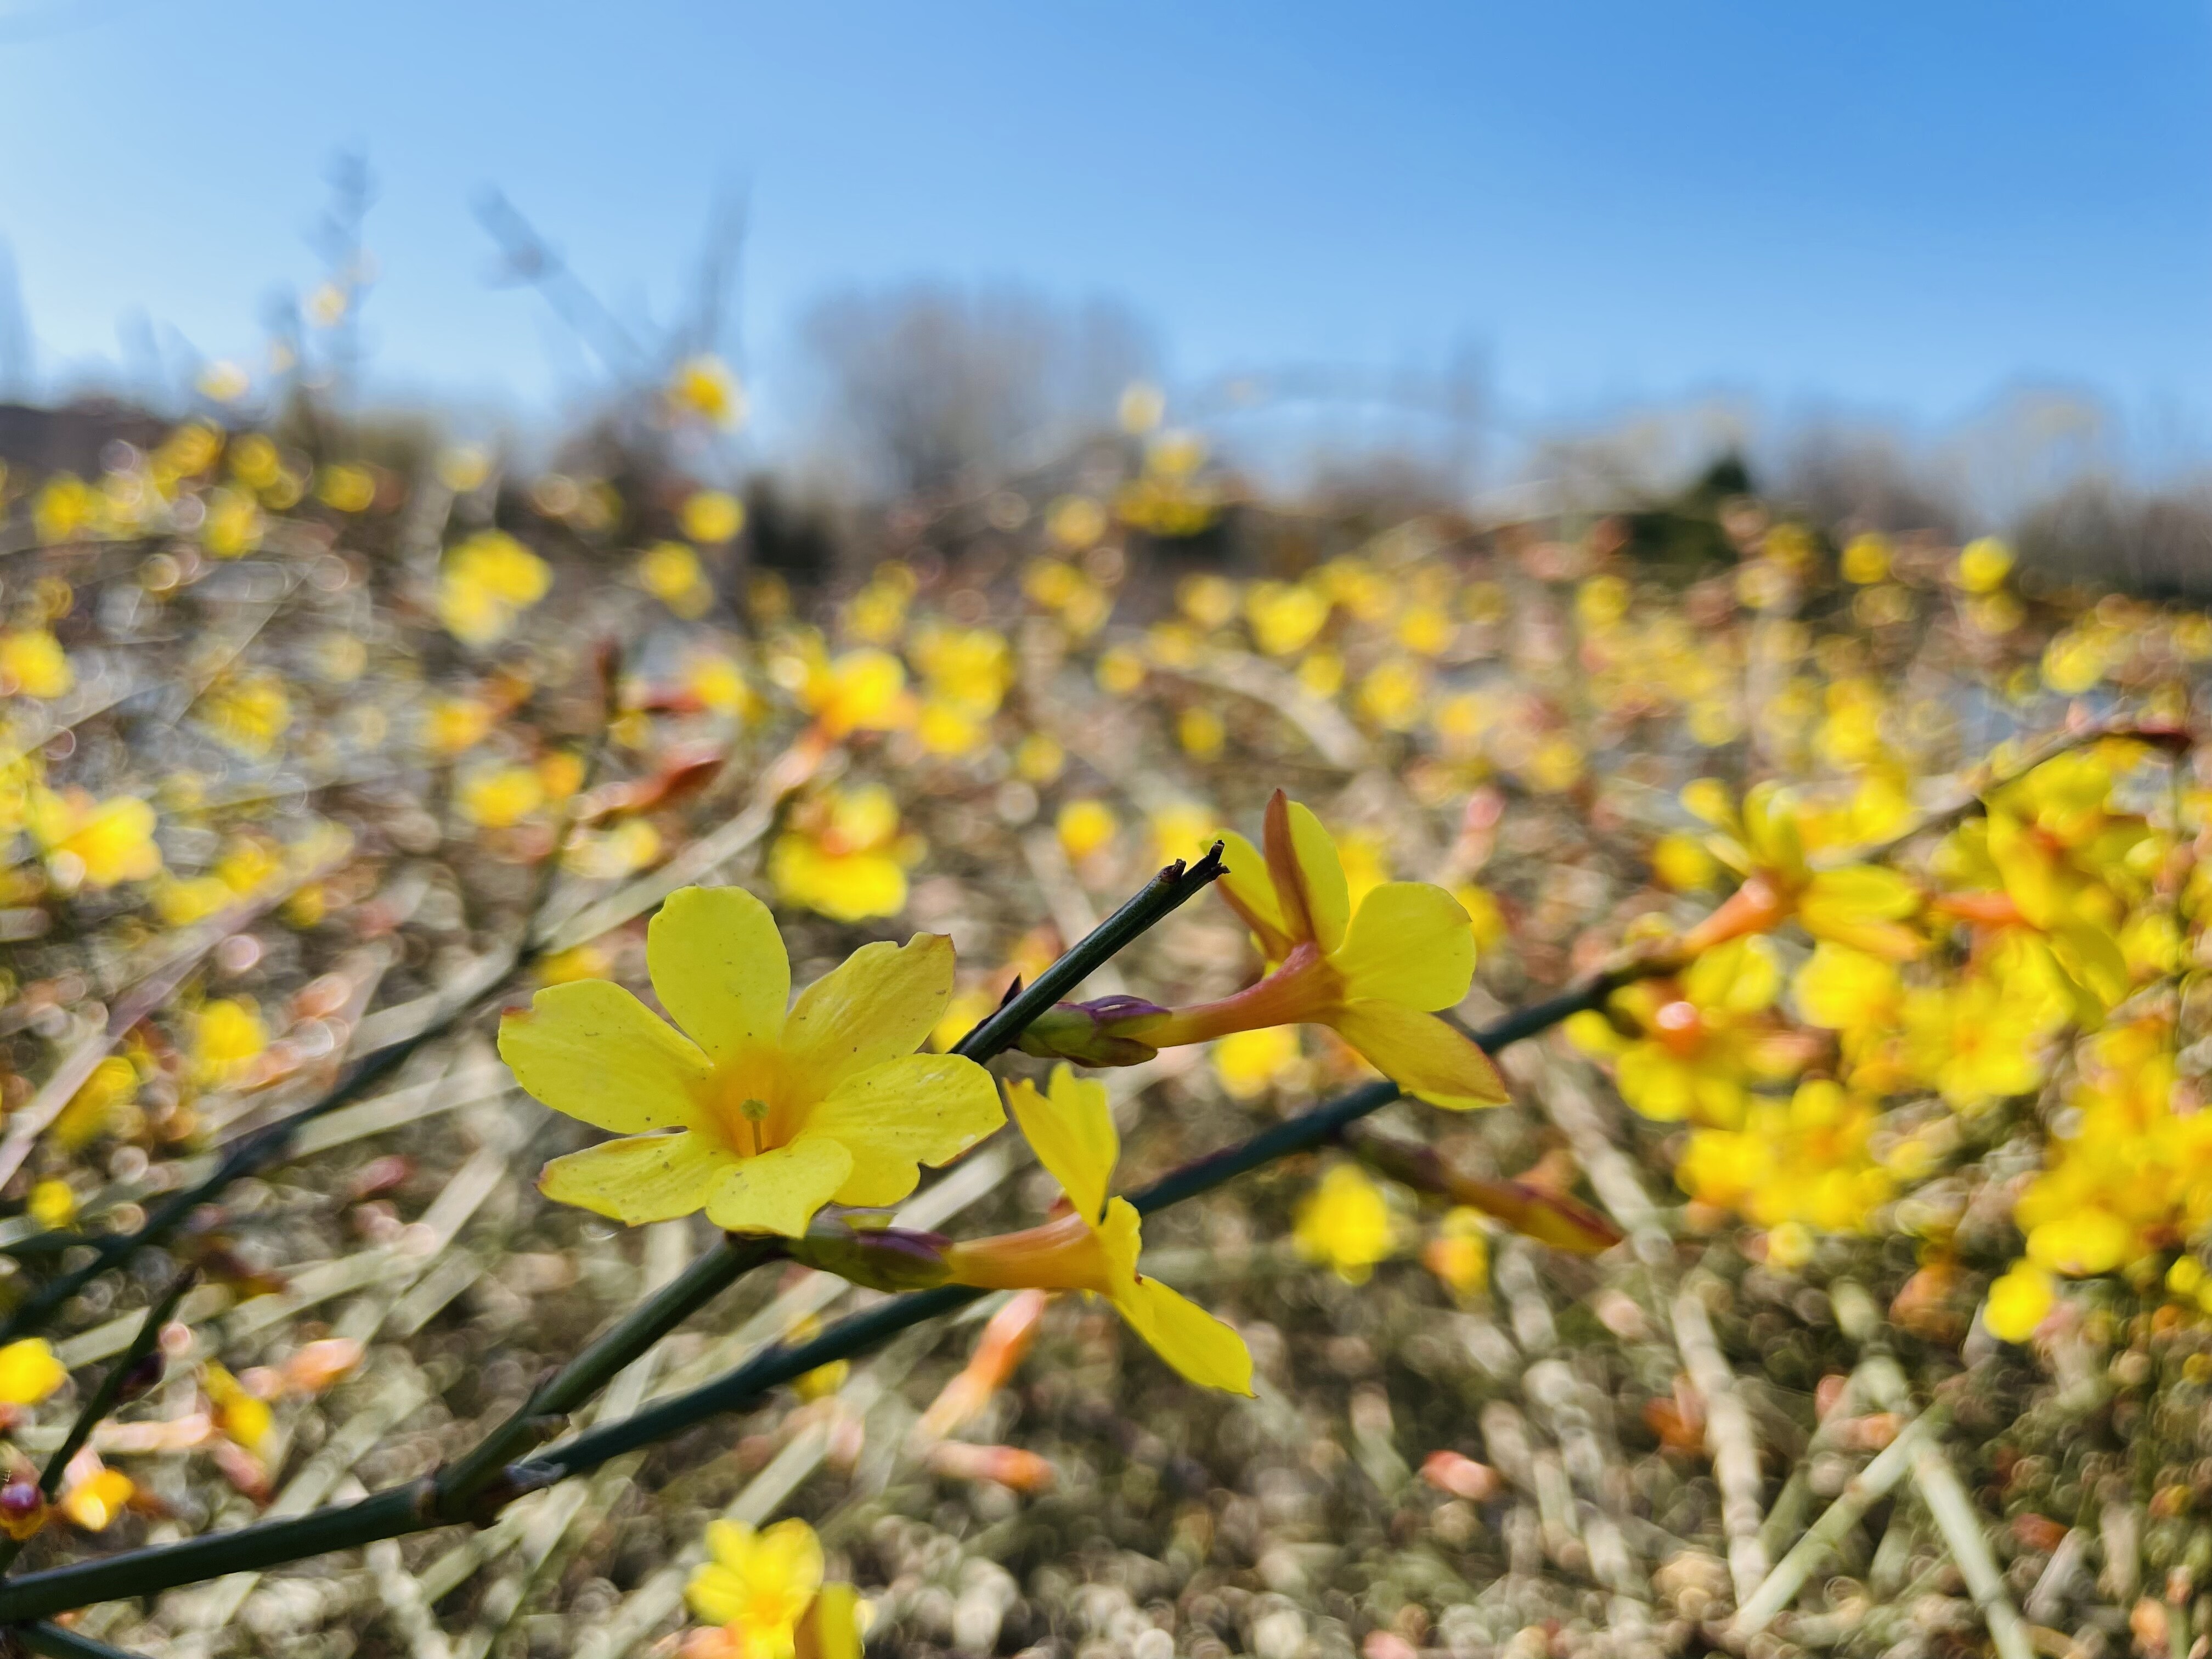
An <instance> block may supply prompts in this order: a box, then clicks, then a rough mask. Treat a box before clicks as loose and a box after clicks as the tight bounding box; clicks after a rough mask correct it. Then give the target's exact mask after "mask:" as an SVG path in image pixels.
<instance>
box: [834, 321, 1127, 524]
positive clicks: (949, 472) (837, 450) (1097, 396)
mask: <svg viewBox="0 0 2212 1659" xmlns="http://www.w3.org/2000/svg"><path fill="white" fill-rule="evenodd" d="M799 349H800V352H801V356H802V360H803V365H804V368H805V380H806V381H807V382H808V383H809V384H808V386H807V390H808V391H809V392H811V394H812V395H813V398H814V399H815V401H816V405H817V407H816V410H815V413H816V418H817V432H816V435H815V436H816V440H817V446H818V450H819V453H823V454H825V455H829V456H835V457H838V458H840V459H844V460H845V461H846V462H847V463H848V465H850V466H852V467H854V469H856V470H857V471H859V472H860V477H859V478H858V479H857V480H855V482H857V483H859V484H860V486H861V487H862V488H864V489H869V490H872V491H885V492H893V493H927V492H932V491H938V490H942V489H946V488H948V487H951V486H952V485H954V484H956V483H960V482H962V481H964V480H971V479H982V478H988V477H997V476H1001V475H1004V474H1005V473H1006V472H1008V471H1017V470H1019V469H1021V468H1023V467H1024V466H1028V465H1036V464H1037V463H1039V462H1041V461H1042V460H1045V459H1048V458H1049V457H1050V456H1051V455H1052V453H1054V451H1055V450H1057V449H1058V448H1059V447H1062V446H1064V445H1065V444H1066V443H1068V442H1069V441H1073V439H1075V438H1078V437H1079V436H1081V435H1083V434H1084V433H1085V432H1087V431H1090V430H1094V429H1096V428H1097V427H1099V426H1101V425H1103V424H1104V423H1106V422H1108V421H1109V420H1110V419H1111V417H1112V412H1113V409H1114V404H1115V397H1116V395H1117V394H1118V393H1119V392H1120V391H1121V388H1122V387H1123V386H1126V385H1127V383H1128V382H1129V381H1130V380H1134V379H1137V378H1139V376H1141V375H1143V374H1145V373H1146V371H1147V370H1148V369H1149V368H1151V366H1152V362H1153V352H1152V344H1151V341H1150V338H1149V337H1148V336H1147V334H1146V331H1145V330H1144V329H1143V328H1142V327H1141V326H1140V325H1139V324H1138V323H1137V322H1136V320H1135V319H1133V317H1132V316H1131V314H1130V313H1128V312H1127V311H1126V310H1124V309H1122V308H1121V307H1119V306H1117V305H1115V304H1111V303H1109V302H1104V301H1092V302H1090V303H1088V304H1085V305H1082V306H1078V307H1060V306H1056V305H1054V304H1052V303H1050V302H1049V301H1045V300H1042V299H1040V298H1038V297H1037V296H1036V295H1031V294H1028V293H1025V292H1023V291H1020V290H1016V289H975V290H969V289H960V288H956V287H953V286H951V285H949V284H945V283H913V284H910V285H908V286H905V287H901V288H896V289H889V290H884V291H878V292H857V291H854V292H847V293H842V294H838V295H832V296H830V297H829V298H827V299H825V300H823V301H820V302H818V303H817V305H816V306H815V307H813V308H812V310H811V311H810V312H809V313H807V315H806V317H805V319H804V320H803V321H802V323H801V325H800V329H799Z"/></svg>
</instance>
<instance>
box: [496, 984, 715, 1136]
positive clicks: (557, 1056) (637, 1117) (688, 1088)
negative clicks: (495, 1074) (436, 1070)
mask: <svg viewBox="0 0 2212 1659" xmlns="http://www.w3.org/2000/svg"><path fill="white" fill-rule="evenodd" d="M499 1057H500V1058H501V1060H505V1061H506V1062H507V1066H508V1067H509V1068H510V1069H511V1070H513V1073H514V1079H515V1081H516V1082H518V1083H520V1085H522V1086H523V1087H524V1088H525V1089H527V1090H528V1091H530V1092H531V1093H532V1094H533V1095H535V1096H536V1097H538V1099H540V1100H542V1101H544V1103H546V1104H547V1105H548V1106H550V1107H551V1108H552V1109H554V1110H555V1111H556V1112H563V1113H566V1114H567V1115H568V1116H570V1117H573V1118H576V1119H579V1120H580V1121H583V1122H586V1123H589V1124H591V1125H592V1126H593V1127H597V1128H601V1129H608V1130H611V1131H613V1132H614V1133H617V1134H625V1135H628V1134H641V1133H644V1132H645V1131H646V1130H647V1129H664V1128H668V1127H672V1126H674V1125H676V1124H679V1123H684V1122H687V1121H690V1115H691V1110H692V1101H693V1097H694V1095H695V1092H696V1091H697V1090H698V1089H699V1088H700V1087H701V1086H702V1085H704V1084H705V1082H706V1080H707V1077H708V1070H709V1068H708V1064H707V1057H706V1056H705V1055H704V1054H701V1053H700V1052H699V1050H698V1049H697V1048H694V1047H693V1046H692V1045H691V1043H690V1042H689V1041H688V1040H687V1039H686V1038H685V1037H684V1035H683V1033H682V1032H680V1031H678V1030H677V1029H676V1028H675V1027H674V1026H672V1025H671V1024H669V1023H668V1022H667V1021H666V1020H665V1019H662V1018H659V1017H658V1016H657V1015H655V1014H654V1013H653V1011H652V1010H651V1009H649V1008H647V1006H645V1005H644V1004H643V1003H641V1002H640V1001H639V1000H637V999H636V998H635V997H634V996H632V995H631V994H629V992H628V991H625V990H623V988H622V987H621V986H619V985H615V984H611V983H610V982H609V981H605V980H603V979H583V980H575V981H571V982H570V983H568V984H567V985H552V986H548V987H546V988H545V989H544V990H543V991H540V992H539V993H538V994H537V996H536V997H534V998H533V999H532V1000H531V1004H530V1007H529V1010H528V1011H527V1012H521V1011H517V1012H511V1013H509V1014H508V1015H507V1018H504V1019H502V1020H501V1021H500V1023H499Z"/></svg>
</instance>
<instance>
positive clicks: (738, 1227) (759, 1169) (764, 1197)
mask: <svg viewBox="0 0 2212 1659" xmlns="http://www.w3.org/2000/svg"><path fill="white" fill-rule="evenodd" d="M852 1172H853V1155H852V1154H851V1153H850V1152H847V1151H846V1150H845V1149H844V1147H843V1146H841V1145H839V1144H838V1143H837V1142H836V1141H834V1140H831V1139H828V1138H827V1137H823V1138H821V1139H813V1138H802V1139H798V1140H794V1141H793V1142H792V1143H791V1145H790V1146H779V1147H777V1148H776V1149H775V1151H774V1152H763V1153H761V1154H760V1155H759V1156H758V1157H757V1158H737V1159H733V1160H732V1161H730V1162H727V1163H726V1164H724V1165H723V1166H722V1173H721V1178H720V1180H719V1181H717V1182H715V1185H714V1196H713V1197H712V1198H710V1199H708V1200H707V1219H708V1220H709V1221H711V1222H713V1223H714V1225H716V1226H717V1227H720V1228H721V1229H723V1230H724V1231H726V1232H733V1233H781V1234H782V1235H783V1236H784V1237H786V1238H796V1237H799V1235H800V1234H801V1233H803V1232H805V1231H806V1224H807V1223H808V1222H810V1221H811V1220H813V1219H814V1212H816V1211H817V1210H818V1209H820V1208H821V1207H822V1206H823V1205H824V1204H827V1203H828V1202H829V1200H830V1199H831V1198H833V1197H834V1196H836V1191H837V1188H840V1187H842V1186H843V1185H844V1183H845V1177H846V1176H848V1175H850V1174H851V1173H852Z"/></svg>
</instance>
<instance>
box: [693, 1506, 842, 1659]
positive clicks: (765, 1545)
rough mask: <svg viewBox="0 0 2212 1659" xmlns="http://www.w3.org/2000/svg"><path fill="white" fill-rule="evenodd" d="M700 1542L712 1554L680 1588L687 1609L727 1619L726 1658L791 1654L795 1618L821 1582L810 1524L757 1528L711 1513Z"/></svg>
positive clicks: (789, 1658)
mask: <svg viewBox="0 0 2212 1659" xmlns="http://www.w3.org/2000/svg"><path fill="white" fill-rule="evenodd" d="M707 1548H708V1553H710V1554H712V1555H713V1557H714V1559H713V1560H711V1561H709V1562H708V1563H707V1565H704V1566H702V1567H699V1568H697V1569H696V1570H695V1571H693V1573H692V1574H691V1580H690V1583H688V1584H686V1585H685V1586H684V1599H685V1600H687V1601H690V1604H691V1610H692V1611H693V1612H694V1613H697V1614H698V1615H699V1616H700V1617H701V1618H702V1619H705V1620H711V1621H712V1622H713V1623H714V1624H717V1625H723V1626H729V1627H730V1629H731V1632H732V1634H733V1635H734V1636H735V1638H736V1644H735V1650H734V1653H733V1654H732V1659H793V1654H794V1653H795V1651H796V1650H797V1645H798V1639H799V1620H801V1619H803V1618H805V1615H806V1611H807V1608H808V1607H811V1605H812V1604H813V1602H814V1600H815V1598H816V1596H817V1595H819V1594H820V1593H821V1591H822V1589H823V1584H822V1573H823V1560H822V1541H821V1540H820V1539H818V1538H817V1537H816V1536H815V1535H814V1528H811V1527H810V1526H808V1525H807V1524H806V1522H804V1521H799V1520H796V1519H794V1520H790V1521H779V1522H776V1523H775V1525H774V1526H772V1527H769V1528H766V1529H764V1530H763V1531H760V1532H755V1531H754V1530H753V1529H752V1528H750V1527H747V1526H744V1525H741V1524H740V1523H738V1522H735V1521H714V1522H709V1523H708V1527H707Z"/></svg>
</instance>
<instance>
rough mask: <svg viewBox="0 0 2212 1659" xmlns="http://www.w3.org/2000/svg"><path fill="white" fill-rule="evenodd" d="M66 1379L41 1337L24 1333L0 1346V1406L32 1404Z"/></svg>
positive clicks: (58, 1362)
mask: <svg viewBox="0 0 2212 1659" xmlns="http://www.w3.org/2000/svg"><path fill="white" fill-rule="evenodd" d="M68 1381H69V1371H68V1370H67V1369H66V1368H65V1367H64V1365H63V1364H62V1362H61V1361H60V1360H58V1359H57V1358H54V1351H53V1350H52V1348H51V1347H49V1346H47V1345H46V1338H44V1337H42V1336H27V1337H25V1338H24V1339H23V1340H21V1341H20V1342H10V1343H9V1345H8V1346H6V1347H4V1348H0V1405H7V1406H35V1405H37V1404H38V1403H39V1401H41V1400H44V1399H45V1398H46V1396H47V1395H50V1394H52V1392H53V1391H54V1390H55V1389H58V1388H59V1387H61V1385H62V1384H63V1383H66V1382H68Z"/></svg>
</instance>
